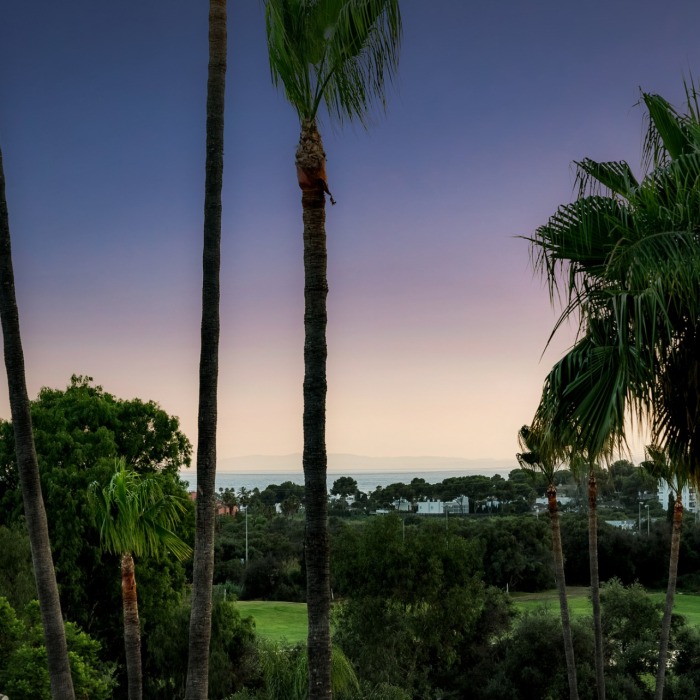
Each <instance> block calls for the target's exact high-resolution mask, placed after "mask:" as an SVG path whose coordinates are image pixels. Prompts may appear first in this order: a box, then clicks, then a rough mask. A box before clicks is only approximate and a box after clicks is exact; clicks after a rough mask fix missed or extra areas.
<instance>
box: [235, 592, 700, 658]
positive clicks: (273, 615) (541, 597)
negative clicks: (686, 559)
mask: <svg viewBox="0 0 700 700" xmlns="http://www.w3.org/2000/svg"><path fill="white" fill-rule="evenodd" d="M567 591H568V598H569V608H570V610H571V614H572V615H573V616H575V617H580V616H581V615H590V614H591V603H590V601H589V599H588V589H587V588H583V587H580V588H578V587H573V586H571V587H569V588H568V589H567ZM650 595H651V597H652V598H653V599H654V600H656V601H658V602H660V603H663V602H664V599H665V597H666V594H665V593H650ZM512 598H513V602H514V603H515V607H516V608H517V609H518V610H532V609H534V608H538V607H541V606H544V607H547V608H549V609H550V610H551V611H552V612H553V613H555V614H559V597H558V596H557V592H556V590H551V591H542V592H540V593H514V594H512ZM237 605H238V609H239V610H240V611H241V615H242V616H243V617H247V616H248V615H250V616H252V617H253V619H254V620H255V629H256V631H257V632H258V634H259V635H260V636H261V637H265V638H267V639H270V640H273V641H276V642H281V641H286V642H289V643H290V644H296V643H297V642H304V641H306V636H307V634H308V626H307V620H306V604H305V603H284V602H278V601H265V600H246V601H239V602H238V603H237ZM674 612H676V613H677V614H679V615H683V616H684V617H685V618H686V619H687V622H688V624H689V625H693V626H700V595H687V594H684V593H677V594H676V599H675V605H674Z"/></svg>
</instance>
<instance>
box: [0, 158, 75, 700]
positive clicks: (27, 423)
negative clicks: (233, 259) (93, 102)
mask: <svg viewBox="0 0 700 700" xmlns="http://www.w3.org/2000/svg"><path fill="white" fill-rule="evenodd" d="M0 321H1V323H2V335H3V343H4V353H5V369H6V370H7V384H8V389H9V395H10V411H11V414H12V426H13V429H14V433H15V450H16V454H17V470H18V472H19V481H20V485H21V488H22V499H23V501H24V515H25V518H26V520H27V531H28V532H29V541H30V544H31V549H32V563H33V567H34V578H35V579H36V588H37V593H38V595H39V607H40V609H41V622H42V625H43V628H44V642H45V644H46V654H47V658H48V667H49V678H50V679H51V695H52V697H53V698H54V700H74V699H75V692H74V690H73V680H72V678H71V673H70V664H69V661H68V647H67V645H66V632H65V628H64V626H63V616H62V614H61V602H60V600H59V597H58V586H57V585H56V573H55V571H54V567H53V557H52V556H51V544H50V542H49V529H48V524H47V522H46V511H45V510H44V499H43V497H42V494H41V482H40V480H39V466H38V463H37V458H36V450H35V447H34V433H33V431H32V417H31V412H30V406H29V396H28V394H27V381H26V377H25V372H24V352H23V351H22V338H21V336H20V330H19V312H18V310H17V299H16V296H15V278H14V272H13V269H12V247H11V244H10V220H9V216H8V212H7V200H6V199H5V172H4V169H3V164H2V151H0Z"/></svg>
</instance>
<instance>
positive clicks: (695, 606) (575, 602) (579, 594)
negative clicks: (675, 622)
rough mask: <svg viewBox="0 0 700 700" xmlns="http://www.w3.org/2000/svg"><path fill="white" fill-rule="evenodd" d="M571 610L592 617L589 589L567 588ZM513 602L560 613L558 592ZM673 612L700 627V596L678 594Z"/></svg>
mask: <svg viewBox="0 0 700 700" xmlns="http://www.w3.org/2000/svg"><path fill="white" fill-rule="evenodd" d="M567 593H568V595H567V598H568V599H569V609H570V610H571V614H572V615H574V616H575V617H578V616H580V615H591V602H590V600H589V599H588V589H587V588H575V587H569V588H567ZM649 595H650V596H651V597H652V598H653V599H654V600H655V601H657V602H659V603H662V604H663V602H664V601H665V599H666V593H665V592H663V593H650V594H649ZM512 597H513V602H514V603H515V607H516V608H518V609H519V610H532V609H534V608H538V607H541V606H545V607H548V608H550V609H551V610H552V611H553V612H557V613H558V612H559V596H558V595H557V592H556V590H551V591H542V592H540V593H515V594H513V596H512ZM673 612H675V613H676V614H678V615H683V616H684V617H685V618H686V620H687V622H688V624H689V625H693V626H700V596H699V595H688V594H685V593H676V597H675V600H674V605H673Z"/></svg>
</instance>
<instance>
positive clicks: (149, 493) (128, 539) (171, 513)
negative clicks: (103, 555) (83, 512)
mask: <svg viewBox="0 0 700 700" xmlns="http://www.w3.org/2000/svg"><path fill="white" fill-rule="evenodd" d="M88 499H89V503H90V506H91V509H92V514H93V519H94V521H95V524H96V526H97V528H98V530H99V533H100V541H101V543H102V547H103V548H104V549H105V550H106V551H108V552H111V553H113V554H123V553H125V552H132V553H133V554H136V555H137V556H158V554H159V553H160V551H162V549H166V550H168V551H170V552H171V553H172V554H174V555H175V556H176V557H178V558H180V559H187V558H188V557H189V556H190V555H191V553H192V550H191V548H190V547H189V545H187V544H186V543H185V542H183V541H182V540H181V539H180V538H179V537H177V535H176V534H175V533H174V532H173V529H174V528H175V526H176V525H177V523H178V522H179V520H180V515H181V514H182V513H183V512H184V510H185V508H186V506H185V503H184V502H183V500H182V498H178V497H177V496H172V495H166V494H164V493H163V490H162V488H161V486H160V484H159V483H158V481H157V478H156V477H155V476H148V477H141V476H139V474H137V473H136V472H134V471H132V470H131V469H129V468H127V466H126V463H125V462H124V460H123V459H122V460H117V462H116V469H115V472H114V474H113V475H112V478H111V479H110V481H109V483H108V484H107V485H106V486H101V485H100V484H99V483H97V482H93V483H92V484H90V487H89V489H88Z"/></svg>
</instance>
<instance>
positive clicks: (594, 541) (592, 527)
mask: <svg viewBox="0 0 700 700" xmlns="http://www.w3.org/2000/svg"><path fill="white" fill-rule="evenodd" d="M588 560H589V565H590V570H591V603H592V604H593V632H594V637H595V677H596V687H597V689H598V700H605V661H604V656H603V625H602V621H601V615H600V580H599V576H598V483H597V481H596V478H595V474H594V472H593V470H591V471H590V473H589V475H588Z"/></svg>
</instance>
